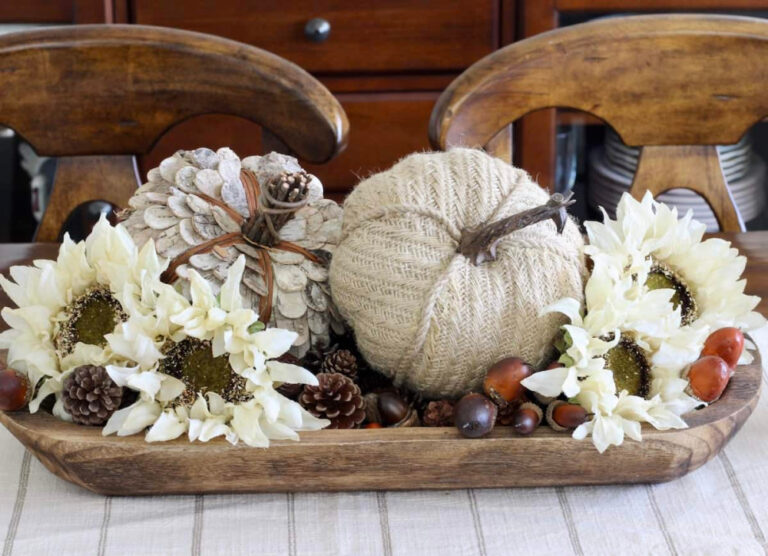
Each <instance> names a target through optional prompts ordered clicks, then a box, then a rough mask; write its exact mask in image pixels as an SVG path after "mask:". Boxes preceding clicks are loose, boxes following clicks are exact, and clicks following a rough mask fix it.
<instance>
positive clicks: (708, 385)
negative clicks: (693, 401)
mask: <svg viewBox="0 0 768 556" xmlns="http://www.w3.org/2000/svg"><path fill="white" fill-rule="evenodd" d="M732 374H733V373H732V371H731V369H730V368H729V367H728V363H726V362H725V361H724V360H723V359H722V358H720V357H718V356H716V355H705V356H704V357H702V358H701V359H699V360H698V361H695V362H694V363H692V364H691V366H690V368H689V369H688V389H689V391H690V393H691V394H692V395H693V396H694V397H695V398H697V399H699V400H701V401H703V402H706V403H712V402H714V401H717V400H718V399H719V398H720V396H722V395H723V390H725V387H726V386H728V381H729V380H730V379H731V375H732Z"/></svg>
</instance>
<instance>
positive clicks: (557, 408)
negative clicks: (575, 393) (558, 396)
mask: <svg viewBox="0 0 768 556" xmlns="http://www.w3.org/2000/svg"><path fill="white" fill-rule="evenodd" d="M587 417H589V414H588V413H587V410H586V409H584V408H583V407H581V406H580V405H577V404H574V403H568V402H564V401H562V400H555V401H553V402H552V403H550V404H549V405H548V406H547V413H546V419H547V424H548V425H549V426H550V427H552V428H553V429H554V430H556V431H558V432H563V431H567V430H569V429H575V428H576V427H578V426H579V425H581V424H582V423H584V422H585V421H586V420H587Z"/></svg>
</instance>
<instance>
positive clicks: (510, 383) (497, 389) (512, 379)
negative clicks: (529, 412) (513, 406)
mask: <svg viewBox="0 0 768 556" xmlns="http://www.w3.org/2000/svg"><path fill="white" fill-rule="evenodd" d="M532 374H533V369H532V368H531V366H530V365H528V364H527V363H526V362H525V361H523V360H522V359H520V358H519V357H507V358H506V359H502V360H501V361H498V362H496V363H495V364H494V365H492V366H491V368H490V369H488V372H487V373H486V374H485V380H484V381H483V391H485V394H486V395H487V396H488V397H489V398H491V399H492V400H493V401H494V402H496V403H497V404H499V405H506V404H507V403H512V402H518V401H522V398H523V395H524V393H525V388H524V387H523V385H522V384H520V383H521V382H522V381H523V380H525V379H526V378H528V377H529V376H531V375H532Z"/></svg>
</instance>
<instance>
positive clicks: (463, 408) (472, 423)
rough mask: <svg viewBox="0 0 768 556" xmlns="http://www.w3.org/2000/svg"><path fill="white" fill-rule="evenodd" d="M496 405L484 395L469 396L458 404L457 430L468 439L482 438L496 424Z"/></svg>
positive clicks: (455, 417)
mask: <svg viewBox="0 0 768 556" xmlns="http://www.w3.org/2000/svg"><path fill="white" fill-rule="evenodd" d="M498 411H499V410H498V408H497V407H496V405H495V404H494V403H493V402H492V401H491V400H489V399H488V398H486V397H485V396H483V395H482V394H474V393H473V394H467V395H466V396H464V397H463V398H461V399H460V400H459V401H458V402H456V407H455V408H454V413H453V418H454V421H455V423H456V428H457V429H459V432H460V433H461V434H463V435H464V436H466V437H467V438H480V437H481V436H485V435H486V434H488V433H490V432H491V431H492V430H493V425H494V424H496V414H497V412H498Z"/></svg>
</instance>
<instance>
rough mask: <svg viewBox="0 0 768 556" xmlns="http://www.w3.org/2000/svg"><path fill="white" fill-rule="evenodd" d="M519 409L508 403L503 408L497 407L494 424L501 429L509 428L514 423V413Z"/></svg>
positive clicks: (517, 406) (516, 405)
mask: <svg viewBox="0 0 768 556" xmlns="http://www.w3.org/2000/svg"><path fill="white" fill-rule="evenodd" d="M519 407H520V405H519V404H516V403H508V404H507V405H505V406H503V407H502V406H499V411H498V412H497V413H496V424H497V425H501V426H502V427H509V426H511V425H512V424H513V423H514V420H515V412H516V411H517V409H518V408H519Z"/></svg>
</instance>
